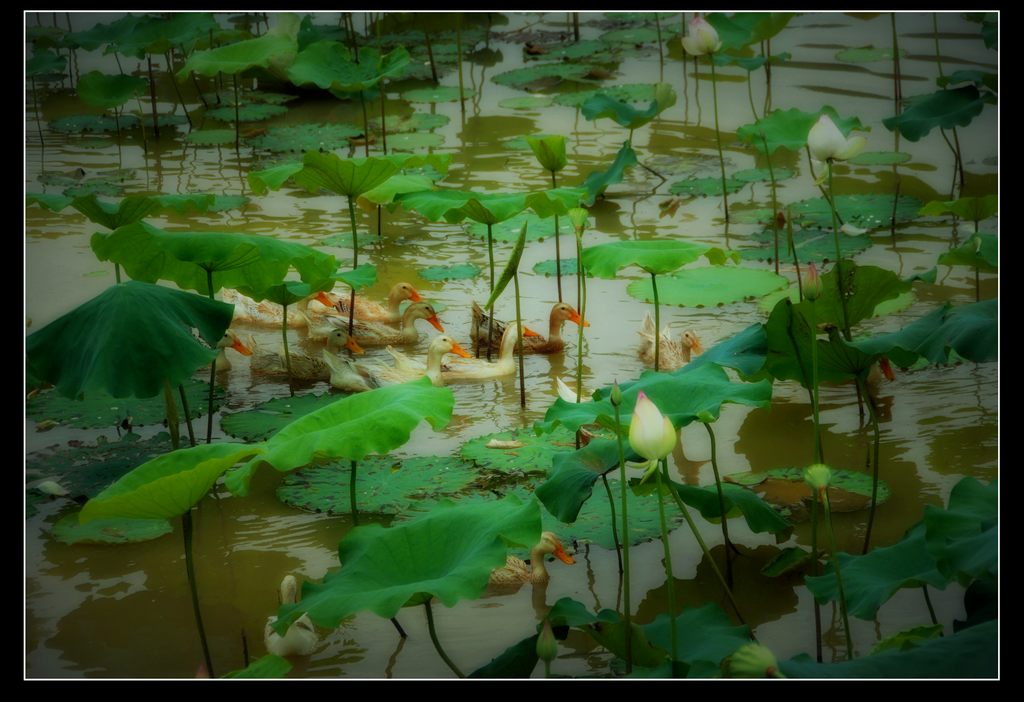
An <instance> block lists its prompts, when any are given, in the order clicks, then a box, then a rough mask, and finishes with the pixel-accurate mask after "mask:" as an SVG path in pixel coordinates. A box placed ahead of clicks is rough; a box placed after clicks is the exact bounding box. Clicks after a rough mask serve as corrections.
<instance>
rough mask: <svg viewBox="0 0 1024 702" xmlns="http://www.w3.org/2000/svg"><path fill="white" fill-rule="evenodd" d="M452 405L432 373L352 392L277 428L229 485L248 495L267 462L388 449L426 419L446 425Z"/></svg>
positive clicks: (293, 464)
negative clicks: (433, 382)
mask: <svg viewBox="0 0 1024 702" xmlns="http://www.w3.org/2000/svg"><path fill="white" fill-rule="evenodd" d="M454 405H455V398H454V396H453V395H452V391H451V390H450V389H449V388H444V387H442V388H435V387H434V386H433V385H431V383H430V379H429V378H421V379H420V380H418V381H415V382H410V383H402V384H400V385H390V386H387V387H382V388H376V389H374V390H370V391H369V392H363V393H358V394H355V395H349V396H348V397H344V398H342V399H340V400H337V401H336V402H332V403H331V404H329V405H327V406H326V407H323V408H321V409H318V410H316V411H314V412H310V413H309V414H306V415H303V416H302V417H299V418H298V419H296V420H294V421H293V422H291V423H290V424H288V425H287V426H286V427H284V428H282V429H281V430H279V431H278V432H277V433H276V434H274V435H273V436H272V437H270V439H269V440H267V442H266V452H265V453H263V454H261V455H260V456H258V457H257V458H256V459H254V460H253V461H252V462H250V463H249V464H248V465H246V466H243V467H242V468H240V469H239V470H237V471H234V472H232V473H231V474H230V475H228V482H227V485H228V488H229V489H230V490H231V491H232V492H233V493H235V494H238V495H244V494H245V493H246V492H247V491H248V484H249V480H250V478H251V476H252V472H253V471H254V470H255V469H256V468H257V467H258V466H260V465H262V464H264V463H265V464H267V465H270V466H272V467H273V468H275V469H277V470H279V471H281V472H287V471H290V470H294V469H295V468H300V467H302V466H306V465H309V464H310V463H313V462H319V461H324V460H332V459H339V458H347V459H350V460H354V461H359V460H362V459H363V458H365V457H366V456H367V455H368V454H371V453H376V454H381V455H384V454H386V453H388V452H389V451H393V450H394V449H396V448H398V447H399V446H401V445H403V444H404V443H405V442H407V441H408V440H409V436H410V435H411V434H412V430H413V429H415V428H416V427H417V425H419V423H420V422H422V421H427V422H429V423H430V426H432V427H433V428H434V430H435V431H439V430H441V429H442V428H444V427H445V426H446V425H447V424H448V422H449V421H451V416H452V408H453V407H454Z"/></svg>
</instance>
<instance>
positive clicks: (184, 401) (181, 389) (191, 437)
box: [178, 384, 196, 446]
mask: <svg viewBox="0 0 1024 702" xmlns="http://www.w3.org/2000/svg"><path fill="white" fill-rule="evenodd" d="M178 394H179V395H181V411H182V414H184V415H185V426H186V427H188V443H189V446H195V445H196V433H195V430H193V429H192V414H191V413H190V412H189V411H188V397H187V396H186V395H185V386H183V385H180V384H179V385H178Z"/></svg>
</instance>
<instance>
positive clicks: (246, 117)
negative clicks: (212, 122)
mask: <svg viewBox="0 0 1024 702" xmlns="http://www.w3.org/2000/svg"><path fill="white" fill-rule="evenodd" d="M287 111H288V108H287V107H283V106H281V105H269V104H263V105H239V107H238V121H239V122H262V121H263V120H265V119H270V118H271V117H278V116H280V115H283V114H284V113H285V112H287ZM206 116H207V117H210V118H212V119H219V120H220V121H222V122H234V121H235V108H234V107H218V108H216V109H213V110H208V111H207V112H206Z"/></svg>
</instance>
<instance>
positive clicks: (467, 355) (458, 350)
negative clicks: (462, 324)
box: [451, 341, 473, 358]
mask: <svg viewBox="0 0 1024 702" xmlns="http://www.w3.org/2000/svg"><path fill="white" fill-rule="evenodd" d="M451 352H452V353H454V354H455V355H456V356H462V357H463V358H473V354H471V353H470V352H469V351H467V350H466V349H464V348H462V347H461V346H459V345H458V344H457V343H455V342H454V341H453V342H452V351H451Z"/></svg>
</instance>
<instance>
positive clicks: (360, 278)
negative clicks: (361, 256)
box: [333, 263, 377, 290]
mask: <svg viewBox="0 0 1024 702" xmlns="http://www.w3.org/2000/svg"><path fill="white" fill-rule="evenodd" d="M333 278H334V280H337V281H339V282H342V283H344V284H345V285H347V286H349V287H350V288H353V289H355V290H361V289H362V288H368V287H369V286H371V285H373V284H374V283H376V282H377V267H376V266H374V265H373V264H370V263H364V264H362V265H361V266H359V267H358V268H353V269H352V270H348V271H340V270H339V271H338V273H337V274H336V275H335V276H333Z"/></svg>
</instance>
